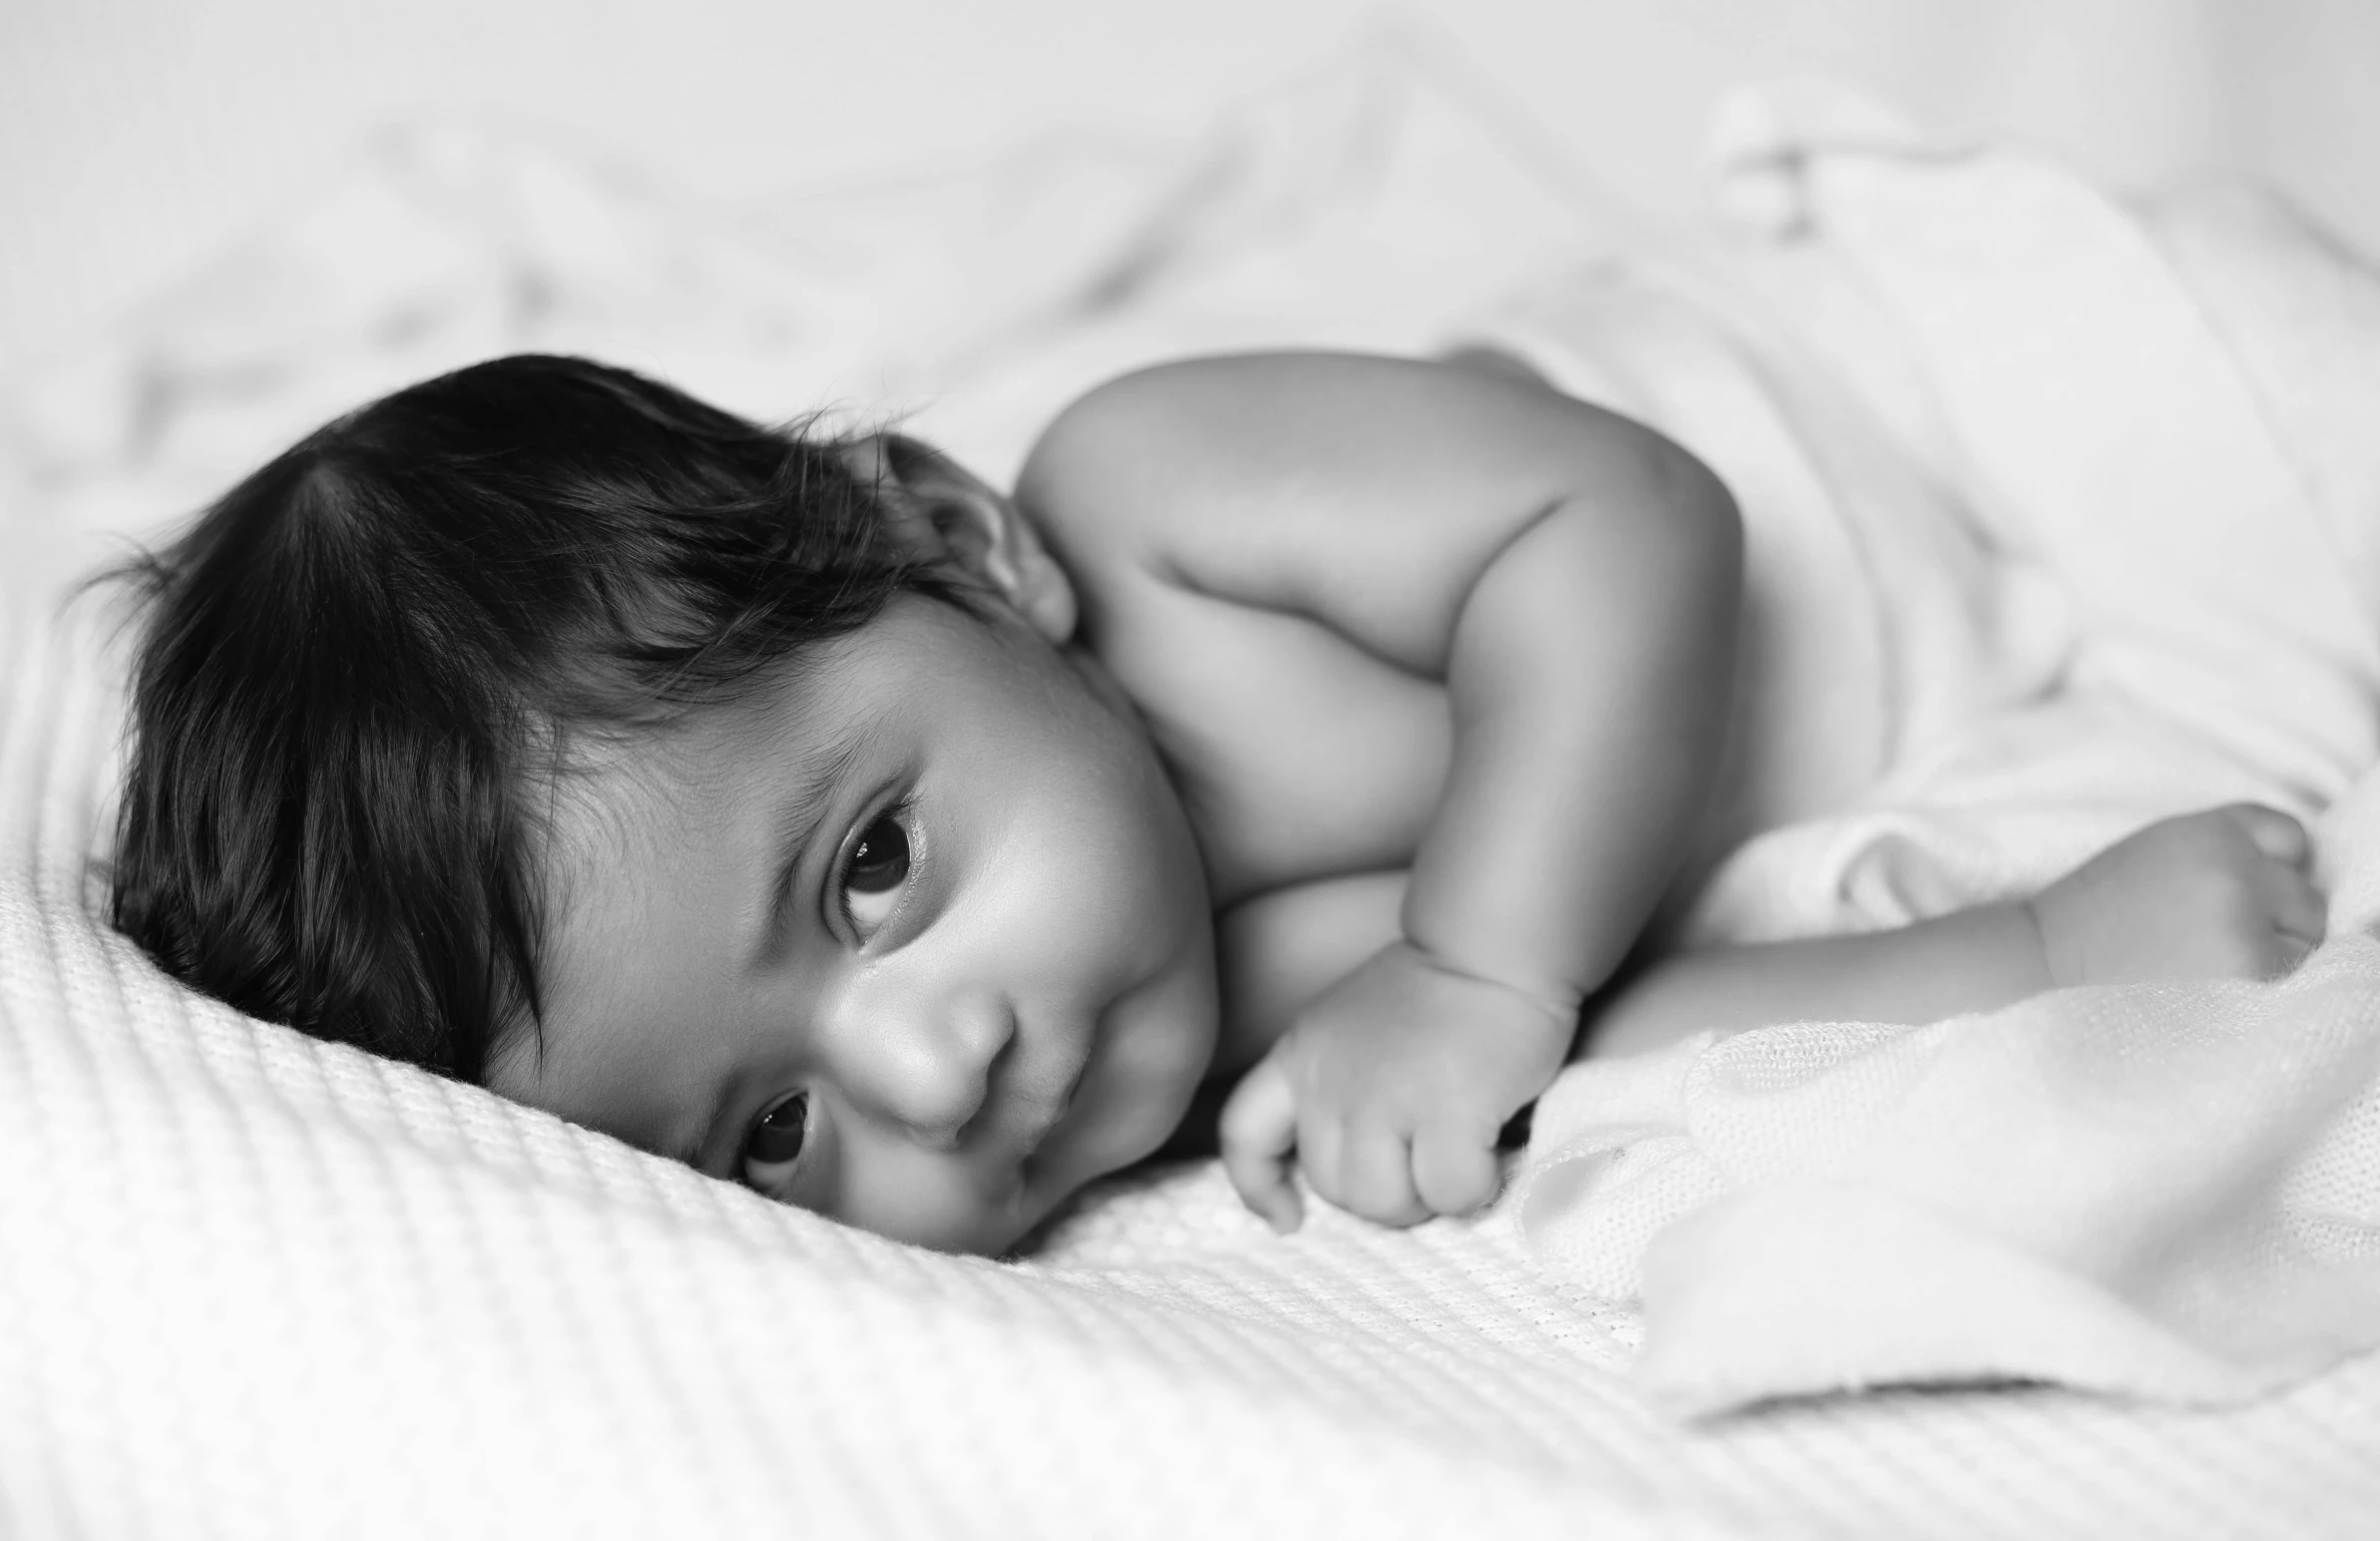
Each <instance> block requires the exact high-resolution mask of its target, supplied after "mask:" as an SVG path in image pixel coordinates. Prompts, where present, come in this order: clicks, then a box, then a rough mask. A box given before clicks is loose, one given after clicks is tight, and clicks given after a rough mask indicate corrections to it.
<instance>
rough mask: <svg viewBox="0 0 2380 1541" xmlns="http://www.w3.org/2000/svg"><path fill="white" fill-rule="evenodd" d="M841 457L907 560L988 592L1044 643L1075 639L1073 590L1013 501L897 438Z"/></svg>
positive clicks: (872, 437) (861, 443)
mask: <svg viewBox="0 0 2380 1541" xmlns="http://www.w3.org/2000/svg"><path fill="white" fill-rule="evenodd" d="M842 454H843V463H844V464H845V465H847V466H849V467H850V468H851V473H852V474H853V475H854V476H856V477H858V478H859V479H860V481H861V482H863V483H866V484H868V485H871V486H873V487H875V488H876V489H877V494H878V497H879V499H880V501H881V503H882V506H883V509H884V518H885V523H886V527H887V528H888V529H889V530H890V531H891V533H892V536H893V538H894V539H895V540H897V541H899V542H900V543H901V544H902V545H903V546H905V547H907V548H908V550H909V551H910V552H911V554H913V555H915V556H917V557H919V558H922V559H923V560H925V561H928V562H933V563H937V564H940V565H943V566H947V567H954V568H956V569H958V570H959V571H960V572H961V573H963V574H965V575H966V576H967V577H969V578H971V579H973V580H974V581H975V582H976V583H979V584H981V585H983V586H984V587H985V588H988V589H990V590H992V591H993V592H994V593H996V594H998V595H999V596H1000V597H1001V598H1002V599H1004V600H1006V601H1007V602H1008V604H1009V606H1010V608H1012V609H1014V610H1015V611H1016V612H1017V613H1018V614H1019V615H1021V616H1023V617H1024V618H1025V620H1026V621H1027V622H1028V623H1029V624H1031V626H1032V627H1033V629H1034V630H1035V631H1037V632H1039V633H1041V634H1042V636H1044V637H1046V638H1048V639H1049V640H1050V641H1051V642H1053V643H1065V642H1067V641H1068V640H1070V639H1071V638H1072V637H1073V636H1074V634H1075V618H1076V608H1075V586H1074V582H1073V580H1071V579H1069V578H1068V577H1067V576H1066V570H1065V569H1064V568H1062V567H1060V566H1059V565H1058V563H1057V561H1056V560H1055V559H1054V558H1053V557H1051V555H1050V553H1049V548H1047V547H1045V546H1044V545H1043V544H1042V543H1041V535H1040V533H1039V532H1038V531H1036V530H1035V529H1034V528H1033V526H1032V524H1031V523H1030V522H1029V521H1027V519H1026V518H1025V516H1024V515H1023V514H1021V513H1019V512H1018V511H1017V505H1016V502H1015V500H1013V499H1011V498H1007V497H1004V496H1002V495H1001V494H1000V492H999V491H997V490H996V489H995V488H993V486H992V485H991V484H990V483H989V482H986V481H985V480H984V479H983V478H982V477H979V476H977V475H976V474H975V473H974V472H972V471H970V470H968V469H967V468H966V467H965V466H962V465H960V464H959V463H958V462H957V461H955V460H953V459H951V458H950V457H949V456H948V455H945V454H943V453H942V452H941V451H940V450H937V449H935V448H933V447H932V446H931V445H928V444H925V443H921V442H920V441H918V440H916V439H913V438H909V437H907V436H906V435H904V434H898V433H875V434H869V435H867V436H866V437H864V438H858V439H850V440H847V441H845V442H844V444H843V446H842Z"/></svg>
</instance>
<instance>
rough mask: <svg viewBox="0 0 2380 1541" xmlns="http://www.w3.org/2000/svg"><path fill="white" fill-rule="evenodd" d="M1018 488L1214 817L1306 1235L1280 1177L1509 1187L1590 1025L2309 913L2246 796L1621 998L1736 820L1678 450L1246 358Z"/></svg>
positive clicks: (1908, 990) (1263, 1072)
mask: <svg viewBox="0 0 2380 1541" xmlns="http://www.w3.org/2000/svg"><path fill="white" fill-rule="evenodd" d="M1019 496H1020V499H1021V500H1022V501H1023V502H1024V503H1025V506H1026V508H1027V510H1028V511H1029V513H1030V515H1031V516H1032V517H1033V518H1034V519H1035V520H1036V521H1037V522H1039V523H1040V524H1041V525H1042V527H1043V528H1044V529H1046V530H1047V531H1048V532H1049V535H1050V538H1051V541H1052V543H1053V546H1054V548H1055V549H1056V551H1057V553H1058V554H1059V556H1060V557H1061V559H1062V560H1063V561H1064V562H1065V564H1066V566H1067V567H1068V569H1069V571H1070V572H1072V573H1073V574H1074V575H1075V577H1076V582H1077V584H1078V587H1079V589H1080V591H1081V593H1082V595H1083V598H1084V613H1085V620H1086V640H1087V642H1088V644H1089V646H1090V647H1091V648H1092V649H1093V651H1094V652H1095V653H1096V654H1097V655H1098V656H1099V657H1100V658H1101V659H1102V660H1103V662H1105V663H1106V664H1107V665H1108V666H1109V667H1110V668H1112V669H1113V670H1114V672H1115V675H1116V678H1117V679H1118V681H1119V682H1120V683H1121V684H1122V686H1123V687H1124V689H1125V690H1126V691H1127V692H1128V693H1129V694H1130V695H1131V696H1132V697H1133V698H1134V700H1135V702H1136V703H1137V704H1138V705H1139V707H1140V709H1141V711H1142V712H1143V714H1144V716H1145V717H1146V718H1147V719H1148V721H1149V722H1150V724H1151V727H1152V729H1153V732H1154V734H1155V737H1156V739H1157V742H1158V744H1159V747H1160V749H1161V752H1163V753H1164V754H1165V755H1166V757H1167V760H1168V764H1169V767H1170V769H1171V770H1172V771H1173V772H1174V774H1175V777H1176V781H1177V784H1178V785H1180V786H1181V788H1182V789H1183V792H1184V798H1185V802H1186V805H1187V806H1188V807H1189V808H1190V813H1191V817H1192V821H1193V824H1194V826H1195V827H1196V828H1197V831H1198V837H1199V841H1200V845H1201V849H1202V850H1203V851H1204V852H1205V854H1206V857H1207V862H1208V869H1209V872H1210V875H1211V877H1212V880H1213V884H1214V894H1215V901H1216V906H1217V946H1218V954H1219V966H1220V970H1221V983H1222V1002H1223V1025H1222V1033H1223V1037H1222V1048H1221V1054H1220V1058H1219V1059H1218V1068H1219V1069H1222V1070H1224V1071H1226V1072H1228V1071H1230V1070H1235V1069H1238V1068H1239V1067H1240V1066H1243V1065H1244V1066H1247V1067H1248V1068H1247V1069H1246V1071H1245V1073H1244V1074H1243V1075H1242V1076H1241V1077H1240V1079H1239V1081H1238V1084H1237V1087H1236V1089H1235V1091H1234V1092H1233V1094H1232V1096H1231V1098H1230V1100H1229V1102H1228V1103H1227V1104H1226V1106H1225V1108H1224V1111H1223V1115H1222V1123H1221V1130H1220V1135H1221V1146H1222V1154H1223V1159H1224V1162H1225V1164H1226V1167H1227V1169H1228V1170H1229V1172H1230V1175H1231V1178H1232V1181H1233V1183H1234V1184H1235V1186H1236V1187H1237V1188H1238V1190H1239V1192H1240V1194H1241V1196H1242V1198H1243V1199H1244V1200H1245V1201H1246V1202H1247V1203H1248V1204H1249V1206H1250V1207H1251V1208H1253V1209H1255V1210H1256V1211H1257V1212H1258V1213H1260V1214H1262V1215H1264V1216H1266V1217H1267V1218H1268V1219H1269V1220H1271V1221H1272V1222H1273V1223H1274V1224H1275V1225H1276V1226H1278V1227H1280V1228H1282V1229H1287V1228H1289V1227H1291V1226H1294V1225H1295V1224H1296V1223H1297V1219H1298V1213H1299V1212H1298V1200H1297V1195H1296V1190H1295V1189H1294V1187H1292V1186H1291V1184H1290V1183H1289V1180H1288V1173H1289V1169H1290V1167H1291V1166H1292V1164H1293V1165H1294V1166H1296V1167H1297V1168H1299V1169H1301V1170H1302V1172H1303V1174H1304V1176H1305V1179H1306V1181H1307V1183H1308V1185H1309V1186H1311V1187H1312V1188H1313V1190H1314V1191H1315V1192H1316V1193H1317V1194H1319V1195H1320V1196H1321V1197H1322V1198H1324V1199H1325V1200H1327V1201H1329V1202H1331V1203H1334V1204H1337V1205H1339V1206H1341V1207H1344V1208H1346V1209H1349V1210H1352V1211H1354V1212H1355V1213H1357V1214H1360V1215H1363V1216H1366V1217H1368V1218H1370V1219H1372V1220H1375V1221H1379V1222H1382V1223H1385V1224H1391V1225H1402V1224H1410V1223H1413V1222H1415V1221H1418V1220H1421V1219H1424V1218H1427V1217H1428V1216H1430V1215H1434V1214H1461V1213H1465V1212H1468V1211H1471V1210H1474V1209H1476V1208H1478V1207H1479V1206H1480V1205H1482V1204H1484V1203H1486V1202H1487V1201H1488V1200H1489V1199H1490V1198H1492V1197H1493V1195H1494V1193H1495V1188H1496V1182H1497V1168H1496V1162H1495V1154H1494V1145H1495V1138H1496V1134H1497V1131H1498V1130H1499V1128H1500V1127H1501V1126H1502V1125H1503V1124H1504V1123H1505V1121H1506V1120H1507V1119H1509V1118H1510V1117H1511V1115H1512V1114H1513V1113H1514V1112H1515V1111H1517V1110H1518V1109H1519V1108H1521V1107H1522V1106H1524V1105H1525V1104H1527V1103H1528V1102H1529V1101H1530V1100H1532V1099H1533V1098H1535V1097H1536V1095H1537V1094H1538V1093H1539V1092H1541V1091H1542V1090H1543V1089H1544V1088H1545V1086H1546V1084H1547V1083H1548V1082H1549V1081H1550V1080H1551V1079H1552V1077H1553V1075H1554V1074H1555V1072H1556V1071H1557V1070H1558V1069H1559V1067H1560V1066H1561V1064H1562V1063H1563V1062H1564V1060H1565V1059H1566V1058H1568V1057H1569V1056H1570V1055H1571V1053H1572V1051H1573V1049H1574V1045H1575V1044H1577V1045H1583V1046H1586V1047H1590V1048H1592V1049H1593V1050H1594V1051H1595V1052H1603V1053H1620V1052H1630V1051H1633V1050H1641V1049H1645V1048H1650V1047H1654V1046H1657V1045H1659V1044H1662V1043H1666V1042H1669V1041H1673V1040H1674V1039H1676V1038H1679V1037H1682V1036H1684V1035H1686V1034H1688V1033H1691V1032H1695V1031H1699V1030H1701V1029H1704V1028H1710V1027H1718V1028H1722V1029H1724V1028H1734V1027H1748V1026H1753V1025H1758V1024H1760V1023H1766V1022H1773V1021H1781V1020H1791V1019H1795V1018H1802V1017H1812V1016H1818V1017H1860V1018H1866V1019H1870V1020H1886V1021H1893V1020H1902V1021H1929V1020H1934V1019H1936V1018H1939V1017H1942V1016H1947V1015H1952V1014H1955V1013H1960V1012H1967V1011H1974V1010H1980V1009H1985V1008H1989V1007H1992V1006H1997V1005H2001V1004H2005V1003H2007V1002H2010V1001H2013V1000H2016V999H2020V998H2022V997H2024V996H2027V995H2030V994H2034V993H2037V992H2039V991H2041V990H2044V989H2049V988H2053V987H2056V986H2060V985H2067V984H2078V983H2086V982H2101V981H2118V980H2128V979H2136V978H2165V977H2196V976H2200V975H2207V974H2248V975H2254V974H2271V973H2276V972H2280V971H2282V970H2284V969H2285V968H2286V967H2289V966H2292V965H2293V964H2294V962H2295V961H2296V959H2297V958H2298V957H2300V956H2302V955H2303V953H2304V951H2305V950H2307V949H2308V948H2310V947H2311V946H2312V945H2314V943H2316V942H2317V941H2319V939H2320V937H2321V934H2322V906H2321V900H2320V896H2319V895H2318V894H2317V893H2316V892H2315V891H2314V889H2313V887H2312V884H2311V881H2310V879H2309V878H2308V876H2307V874H2306V870H2305V867H2306V840H2305V835H2304V831H2303V830H2302V829H2300V828H2299V827H2298V826H2297V825H2296V824H2295V822H2294V821H2293V820H2291V819H2289V818H2288V817H2287V816H2286V815H2284V814H2280V813H2277V812H2274V811H2273V810H2270V809H2264V808H2248V807H2233V808H2226V809H2220V810H2214V811H2210V812H2205V813H2199V814H2194V815H2189V816H2185V817H2182V818H2176V819H2171V820H2167V821H2165V822H2163V823H2159V824H2156V825H2153V826H2151V827H2149V828H2147V829H2144V830H2142V831H2141V832H2140V833H2138V834H2136V835H2135V836H2133V837H2132V838H2131V839H2128V840H2126V841H2124V842H2122V843H2121V844H2119V845H2118V846H2116V847H2115V848H2113V849H2112V850H2110V851H2108V852H2106V853H2104V854H2103V855H2102V856H2100V857H2098V858H2096V859H2095V860H2093V861H2092V862H2089V863H2087V864H2085V865H2084V866H2083V867H2082V868H2080V869H2078V870H2077V871H2076V872H2074V873H2072V874H2070V875H2069V876H2068V877H2066V878H2065V879H2063V880H2061V881H2060V882H2059V883H2057V884H2054V885H2053V886H2052V887H2051V888H2050V889H2048V890H2046V891H2045V892H2044V893H2042V894H2041V895H2038V896H2037V897H2036V898H2034V899H2033V900H2031V901H2030V902H2027V903H2024V904H2014V905H1995V906H1987V907H1984V908H1981V909H1977V910H1971V911H1966V912H1963V913H1960V914H1956V915H1950V916H1945V917H1941V918H1939V919H1936V920H1932V921H1928V922H1925V923H1923V924H1920V925H1916V926H1911V927H1908V928H1906V929H1904V930H1900V931H1895V932H1887V933H1882V934H1879V935H1870V936H1857V937H1836V938H1825V939H1820V940H1817V941H1813V942H1808V943H1793V944H1786V945H1782V946H1768V947H1746V948H1738V949H1727V950H1724V951H1718V952H1707V953H1698V954H1686V955H1679V956H1673V957H1669V958H1666V959H1661V960H1658V961H1657V962H1656V963H1654V964H1653V965H1652V966H1651V967H1649V968H1646V969H1644V970H1643V971H1641V972H1638V973H1636V974H1635V975H1634V976H1633V977H1631V978H1630V979H1629V980H1628V981H1627V982H1626V984H1625V985H1624V986H1622V987H1619V988H1607V987H1608V986H1611V984H1612V981H1613V976H1614V973H1615V971H1616V970H1617V969H1618V968H1619V966H1620V964H1621V962H1622V960H1623V958H1624V957H1625V956H1626V955H1627V954H1628V952H1629V949H1630V947H1631V946H1632V944H1634V943H1635V942H1636V941H1637V939H1638V937H1639V934H1640V932H1641V930H1642V928H1643V926H1644V925H1645V923H1646V921H1647V919H1648V917H1649V916H1650V915H1651V913H1652V912H1653V911H1654V909H1655V907H1656V906H1657V905H1658V904H1659V903H1660V902H1661V901H1662V900H1663V898H1664V897H1665V895H1666V892H1667V890H1668V889H1669V887H1670V885H1671V884H1672V883H1675V882H1677V881H1679V880H1680V879H1681V875H1682V876H1685V877H1690V864H1691V861H1692V858H1693V856H1694V853H1695V852H1696V851H1697V850H1701V849H1707V848H1710V845H1711V844H1712V842H1713V841H1714V840H1723V839H1724V838H1728V837H1740V835H1741V833H1743V832H1744V831H1716V830H1713V829H1711V828H1710V827H1709V826H1708V822H1707V820H1708V817H1709V792H1710V789H1711V788H1712V786H1713V785H1714V784H1716V782H1717V780H1718V778H1719V777H1720V776H1721V775H1722V774H1723V773H1724V767H1723V765H1722V755H1723V751H1722V739H1723V726H1722V725H1723V723H1724V720H1725V716H1726V711H1727V706H1728V691H1729V689H1730V685H1731V668H1732V651H1731V650H1732V645H1733V634H1734V633H1733V627H1734V613H1735V606H1736V604H1737V587H1736V586H1737V583H1738V581H1739V578H1738V564H1739V544H1738V532H1737V528H1736V525H1735V521H1734V515H1733V510H1732V505H1731V503H1730V502H1729V500H1728V498H1727V495H1726V493H1725V491H1724V489H1723V488H1721V487H1719V486H1718V484H1717V483H1716V482H1715V481H1714V480H1712V479H1711V478H1710V477H1709V476H1708V474H1707V473H1706V472H1704V471H1702V470H1701V468H1700V467H1699V466H1698V465H1696V464H1695V463H1694V462H1692V461H1691V459H1690V458H1689V457H1686V456H1684V455H1683V452H1682V451H1679V450H1677V449H1676V447H1675V446H1673V445H1670V444H1668V443H1667V442H1666V440H1663V439H1661V438H1660V436H1659V435H1657V434H1654V433H1653V432H1652V431H1651V430H1649V429H1646V428H1644V427H1643V426H1642V425H1639V424H1635V423H1631V422H1628V421H1626V420H1624V419H1620V418H1616V417H1613V416H1611V415H1610V414H1606V413H1602V412H1599V411H1597V410H1596V409H1594V408H1592V407H1588V406H1585V405H1583V404H1582V403H1579V402H1576V401H1572V400H1569V399H1568V398H1565V397H1562V396H1560V395H1559V394H1558V393H1556V392H1554V391H1552V390H1550V389H1548V388H1546V387H1544V386H1542V385H1539V384H1536V383H1534V382H1532V381H1530V380H1529V379H1527V378H1525V377H1521V376H1516V375H1513V374H1510V373H1504V372H1495V371H1478V370H1465V369H1457V368H1451V367H1446V366H1428V365H1414V364H1404V365H1395V364H1387V363H1385V362H1384V361H1380V360H1355V361H1349V360H1334V359H1318V358H1288V359H1225V360H1212V361H1206V362H1193V363H1190V364H1186V365H1178V366H1173V367H1171V368H1168V369H1162V370H1158V371H1152V372H1151V373H1149V374H1146V375H1142V376H1135V377H1131V378H1128V379H1127V380H1125V381H1122V382H1119V383H1118V384H1116V385H1113V386H1110V387H1108V388H1107V389H1106V390H1105V391H1104V392H1101V393H1095V395H1094V396H1093V397H1092V398H1091V399H1090V400H1089V401H1088V402H1086V403H1085V404H1084V405H1082V406H1079V407H1077V408H1076V409H1075V410H1074V411H1073V412H1071V413H1070V414H1069V415H1068V416H1067V417H1066V418H1063V419H1061V421H1060V422H1059V423H1058V424H1057V425H1055V426H1054V427H1053V428H1052V429H1051V431H1050V434H1049V436H1048V437H1047V438H1046V439H1045V440H1044V442H1043V444H1042V446H1041V448H1040V449H1039V450H1038V451H1037V452H1036V454H1035V457H1034V459H1033V462H1032V463H1031V464H1030V465H1029V466H1028V468H1027V471H1026V475H1025V479H1024V481H1023V483H1022V484H1021V486H1020V489H1019ZM1425 770H1426V771H1427V774H1426V775H1424V774H1421V773H1420V772H1421V771H1425ZM1582 1008H1585V1019H1586V1026H1587V1030H1586V1032H1585V1034H1584V1035H1583V1036H1582V1035H1580V1034H1578V1032H1577V1028H1578V1026H1579V1024H1580V1022H1581V1017H1582Z"/></svg>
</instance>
